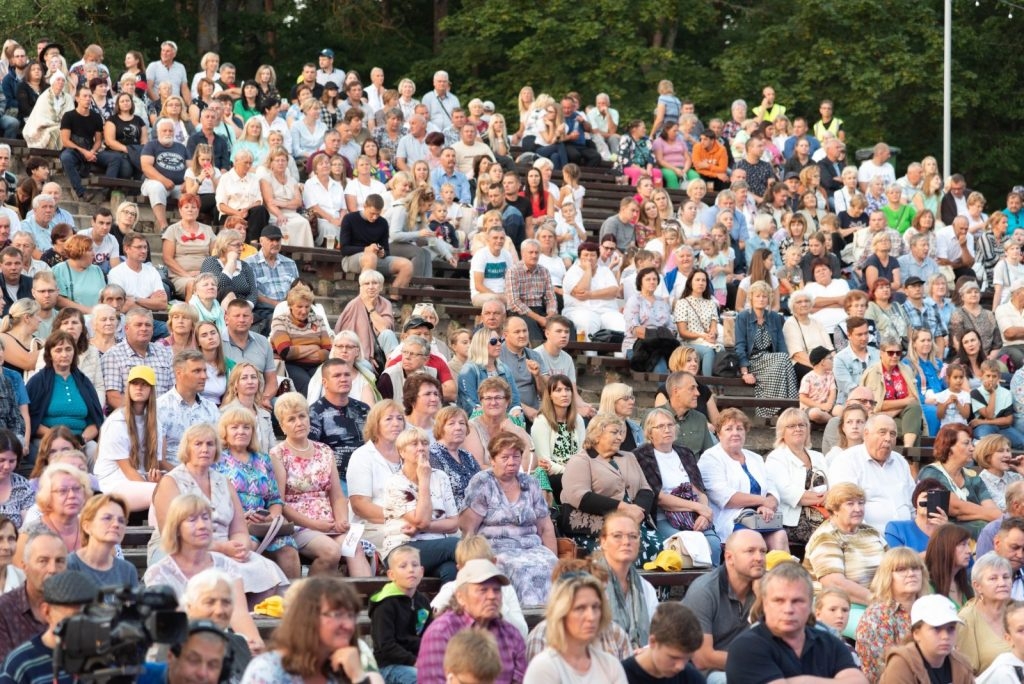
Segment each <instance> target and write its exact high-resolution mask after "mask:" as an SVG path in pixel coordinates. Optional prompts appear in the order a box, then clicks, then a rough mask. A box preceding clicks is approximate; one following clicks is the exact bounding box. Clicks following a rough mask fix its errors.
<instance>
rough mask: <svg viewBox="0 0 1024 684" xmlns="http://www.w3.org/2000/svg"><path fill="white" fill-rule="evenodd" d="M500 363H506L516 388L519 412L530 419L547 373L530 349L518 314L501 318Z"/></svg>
mask: <svg viewBox="0 0 1024 684" xmlns="http://www.w3.org/2000/svg"><path fill="white" fill-rule="evenodd" d="M501 362H502V363H503V364H505V365H506V366H508V369H509V371H511V372H512V378H513V379H514V380H515V382H516V387H517V388H519V401H520V403H521V404H522V406H523V413H524V414H525V415H526V417H527V418H528V419H529V420H530V421H533V420H534V419H535V418H536V417H537V412H538V411H539V410H540V397H541V394H543V393H544V389H545V388H546V387H547V376H548V375H550V374H551V371H550V370H548V367H547V365H546V364H545V363H544V360H543V359H542V358H541V356H540V354H538V353H537V352H535V351H533V350H532V349H530V329H529V327H528V326H527V325H526V321H524V320H523V319H522V318H520V317H519V316H509V317H508V318H507V319H505V344H503V345H501Z"/></svg>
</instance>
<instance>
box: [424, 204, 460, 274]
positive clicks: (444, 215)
mask: <svg viewBox="0 0 1024 684" xmlns="http://www.w3.org/2000/svg"><path fill="white" fill-rule="evenodd" d="M427 228H428V229H429V230H430V231H431V232H433V233H434V235H433V237H428V238H427V249H428V250H429V251H430V253H431V255H432V256H433V258H434V259H439V260H442V261H447V262H448V263H450V264H451V265H452V266H455V265H457V264H458V263H459V260H458V257H457V256H455V250H456V249H458V247H459V236H458V234H457V233H456V232H455V227H454V226H453V225H452V224H451V223H449V222H448V207H447V206H446V205H445V203H444V202H442V201H441V200H437V201H436V202H434V204H433V205H431V208H430V222H429V223H428V224H427Z"/></svg>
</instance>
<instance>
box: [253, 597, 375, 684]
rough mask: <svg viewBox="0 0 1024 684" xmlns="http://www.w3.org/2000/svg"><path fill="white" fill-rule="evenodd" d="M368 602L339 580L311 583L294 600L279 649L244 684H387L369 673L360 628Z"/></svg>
mask: <svg viewBox="0 0 1024 684" xmlns="http://www.w3.org/2000/svg"><path fill="white" fill-rule="evenodd" d="M362 607H363V606H362V601H361V600H360V599H359V595H358V594H357V593H356V590H355V589H354V588H353V587H352V585H351V584H349V583H347V582H345V581H344V580H343V579H341V578H338V577H315V578H311V579H309V580H306V581H305V582H303V583H302V584H301V585H299V586H298V587H296V588H295V590H294V592H292V593H291V594H290V595H289V602H288V610H287V611H286V612H285V614H284V618H283V619H282V621H281V625H280V626H279V627H278V630H277V632H276V634H277V635H278V636H277V638H276V639H275V642H274V645H275V649H274V650H273V651H269V652H267V653H264V654H262V655H259V656H256V657H255V658H253V660H252V662H251V663H250V664H249V667H248V668H246V671H245V676H244V677H243V678H242V684H260V683H261V682H315V681H320V680H324V681H330V682H335V681H345V682H360V684H363V683H365V684H384V678H383V677H381V676H380V675H379V674H378V673H376V672H367V671H366V670H364V669H363V664H362V660H361V658H360V657H359V650H360V648H359V639H358V634H357V629H356V626H357V624H358V617H359V613H360V611H361V610H362Z"/></svg>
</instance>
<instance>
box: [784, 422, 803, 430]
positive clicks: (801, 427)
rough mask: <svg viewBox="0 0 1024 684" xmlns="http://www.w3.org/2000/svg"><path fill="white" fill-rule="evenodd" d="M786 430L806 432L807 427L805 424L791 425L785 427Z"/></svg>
mask: <svg viewBox="0 0 1024 684" xmlns="http://www.w3.org/2000/svg"><path fill="white" fill-rule="evenodd" d="M785 429H786V430H806V429H807V426H806V425H804V424H803V423H791V424H789V425H787V426H786V427H785Z"/></svg>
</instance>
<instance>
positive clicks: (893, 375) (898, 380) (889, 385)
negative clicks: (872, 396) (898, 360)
mask: <svg viewBox="0 0 1024 684" xmlns="http://www.w3.org/2000/svg"><path fill="white" fill-rule="evenodd" d="M882 381H883V382H884V383H885V399H886V401H889V400H890V399H906V398H907V397H908V396H910V388H909V387H907V379H906V378H905V377H903V371H901V370H900V367H899V364H896V365H895V366H893V367H892V368H891V369H889V370H884V369H883V370H882Z"/></svg>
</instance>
